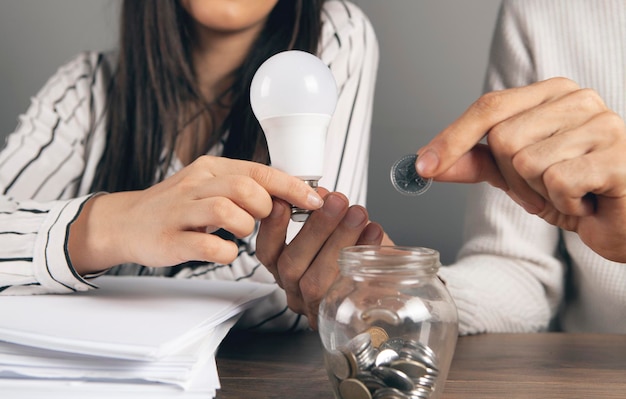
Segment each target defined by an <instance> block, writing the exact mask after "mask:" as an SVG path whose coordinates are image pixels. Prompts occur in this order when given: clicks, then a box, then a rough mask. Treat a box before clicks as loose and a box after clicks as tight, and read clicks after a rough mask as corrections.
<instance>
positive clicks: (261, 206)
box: [193, 175, 272, 219]
mask: <svg viewBox="0 0 626 399" xmlns="http://www.w3.org/2000/svg"><path fill="white" fill-rule="evenodd" d="M193 194H194V197H195V198H199V199H201V198H207V197H226V198H228V199H230V200H231V201H232V202H233V203H234V204H236V205H237V206H239V207H240V208H242V209H244V210H245V211H246V212H247V213H248V214H250V215H252V217H253V218H255V219H262V218H264V217H266V216H267V215H269V214H270V212H271V211H272V197H271V196H270V195H269V193H268V192H267V191H266V190H265V189H264V188H263V187H262V186H261V185H259V184H258V183H257V182H256V181H254V180H253V179H251V178H249V177H247V176H240V175H230V176H217V177H213V178H212V179H211V180H210V181H209V182H206V183H205V184H202V185H200V186H198V187H196V188H195V192H194V193H193Z"/></svg>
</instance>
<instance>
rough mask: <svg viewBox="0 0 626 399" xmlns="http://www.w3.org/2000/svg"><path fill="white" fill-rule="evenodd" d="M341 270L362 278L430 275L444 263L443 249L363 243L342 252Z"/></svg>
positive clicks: (408, 277) (347, 274)
mask: <svg viewBox="0 0 626 399" xmlns="http://www.w3.org/2000/svg"><path fill="white" fill-rule="evenodd" d="M338 263H339V270H340V272H341V273H342V274H343V275H346V276H358V277H362V278H394V279H396V278H406V279H411V278H429V277H435V276H436V275H437V271H438V270H439V267H440V266H441V263H440V261H439V252H438V251H436V250H434V249H430V248H423V247H401V246H377V245H360V246H352V247H347V248H344V249H342V250H341V251H340V253H339V259H338Z"/></svg>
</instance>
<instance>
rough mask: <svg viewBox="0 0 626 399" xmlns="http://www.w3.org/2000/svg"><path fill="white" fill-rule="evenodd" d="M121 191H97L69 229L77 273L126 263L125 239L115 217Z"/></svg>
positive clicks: (117, 215) (69, 241) (73, 261)
mask: <svg viewBox="0 0 626 399" xmlns="http://www.w3.org/2000/svg"><path fill="white" fill-rule="evenodd" d="M120 203H121V204H122V205H123V195H122V194H121V193H114V194H108V193H101V194H96V195H94V196H93V197H92V198H90V199H89V200H87V202H85V204H84V206H83V208H82V210H81V211H80V213H79V214H78V216H77V217H76V220H75V221H74V222H72V224H71V225H70V229H69V237H68V244H67V245H68V252H69V258H70V260H71V262H72V266H73V267H74V270H76V272H77V273H78V274H80V275H86V274H92V273H97V272H101V271H103V270H106V269H108V268H110V267H113V266H115V265H119V264H122V263H126V262H127V260H126V257H125V256H124V255H123V251H122V249H123V247H122V246H121V245H120V243H121V242H123V241H124V238H123V237H122V234H121V230H123V229H120V226H119V224H118V223H117V220H118V219H119V209H120V208H119V204H120Z"/></svg>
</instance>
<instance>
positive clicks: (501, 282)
mask: <svg viewBox="0 0 626 399" xmlns="http://www.w3.org/2000/svg"><path fill="white" fill-rule="evenodd" d="M555 76H564V77H568V78H571V79H573V80H575V81H576V82H578V84H580V85H581V87H588V88H593V89H595V90H596V91H597V92H599V94H600V95H601V96H602V97H603V99H604V100H605V102H606V104H607V105H608V107H610V108H611V109H612V110H613V111H615V112H617V113H618V114H619V115H620V116H621V117H622V118H626V79H625V78H626V2H624V1H622V0H602V1H594V0H505V1H504V2H503V4H502V8H501V13H500V16H499V20H498V24H497V27H496V31H495V34H494V38H493V43H492V51H491V57H490V63H489V67H488V71H487V76H486V86H485V89H486V90H487V91H491V90H498V89H503V88H508V87H516V86H522V85H526V84H529V83H532V82H535V81H540V80H544V79H547V78H550V77H555ZM625 156H626V154H625ZM470 190H471V191H470V195H469V204H468V209H467V223H466V241H465V243H464V245H463V247H462V249H461V251H460V253H459V257H458V260H457V262H456V263H455V264H454V265H451V266H450V267H444V268H442V270H441V276H442V277H443V279H444V280H446V282H447V285H448V288H449V290H450V292H451V294H452V296H453V297H454V298H455V301H456V304H457V307H458V309H459V318H460V331H461V333H463V334H471V333H480V332H505V331H515V332H517V331H538V330H545V329H548V328H550V327H552V325H551V324H550V322H551V319H554V321H556V322H557V323H558V325H559V326H560V328H562V329H563V330H565V331H572V332H574V331H576V332H578V331H595V332H615V333H626V265H624V264H618V263H615V262H610V261H607V260H605V259H603V258H601V257H600V256H598V255H597V254H595V253H594V252H593V251H591V250H590V249H589V248H588V247H586V246H585V245H584V244H583V243H582V242H581V241H580V239H579V238H578V236H577V235H576V234H575V233H572V232H566V231H560V230H559V229H558V228H556V227H553V226H551V225H549V224H547V223H546V222H544V221H543V220H542V219H540V218H539V217H537V216H534V215H530V214H527V213H526V212H525V211H524V210H523V209H522V208H521V207H519V206H517V205H516V204H515V203H513V201H511V200H510V199H509V198H508V197H507V196H506V195H505V194H504V193H503V192H501V191H500V190H497V189H494V188H491V187H489V186H487V185H486V184H484V185H478V186H476V187H473V188H471V189H470ZM624 245H626V243H624ZM563 254H564V255H565V256H562V255H563Z"/></svg>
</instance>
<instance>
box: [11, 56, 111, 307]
mask: <svg viewBox="0 0 626 399" xmlns="http://www.w3.org/2000/svg"><path fill="white" fill-rule="evenodd" d="M101 60H102V58H101V56H99V55H97V54H91V53H84V54H81V55H80V56H78V57H76V58H75V59H74V60H72V61H71V62H69V63H68V64H66V65H65V66H63V67H62V68H60V69H59V70H58V71H57V73H56V74H55V75H54V76H53V77H52V78H50V79H49V80H48V82H47V83H46V85H45V86H44V87H43V88H42V90H40V92H39V93H38V94H37V95H36V96H35V97H34V98H32V100H31V105H30V107H29V109H28V110H27V112H26V113H25V114H24V115H22V116H21V117H20V119H19V124H18V126H17V128H16V130H15V131H14V132H13V133H11V134H10V135H9V136H8V137H7V141H6V144H5V147H4V149H3V150H2V152H0V190H1V196H0V290H1V292H0V293H1V294H4V295H12V294H13V295H16V294H38V293H47V292H72V291H77V290H86V289H89V288H91V287H93V286H92V285H91V284H90V283H88V282H87V281H86V280H85V279H83V278H81V277H80V276H78V275H77V274H76V273H75V271H74V270H73V268H72V267H71V263H70V261H69V256H68V254H67V253H66V248H67V236H68V231H69V226H70V224H71V223H72V221H73V220H74V219H75V218H76V216H77V214H78V212H79V211H80V209H81V207H82V205H83V204H84V202H85V201H86V200H87V199H88V198H89V195H87V193H80V190H79V186H80V185H81V184H83V185H85V184H84V183H85V182H84V181H83V175H84V172H85V164H86V163H85V160H86V155H85V147H86V143H88V142H89V141H90V140H91V137H90V135H91V134H92V133H93V121H94V113H95V108H96V107H97V106H99V105H98V104H97V101H95V100H94V96H93V91H94V88H96V86H98V85H100V84H102V82H96V79H95V76H96V71H98V69H99V67H100V62H101ZM97 89H98V90H99V88H97Z"/></svg>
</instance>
